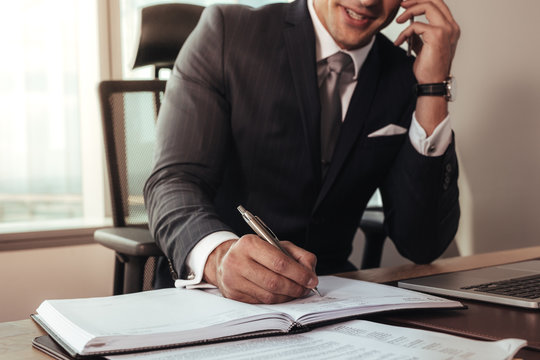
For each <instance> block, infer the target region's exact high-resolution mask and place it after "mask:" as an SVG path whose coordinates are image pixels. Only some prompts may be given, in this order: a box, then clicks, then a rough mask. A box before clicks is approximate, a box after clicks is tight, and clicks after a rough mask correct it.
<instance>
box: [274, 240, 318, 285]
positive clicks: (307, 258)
mask: <svg viewBox="0 0 540 360" xmlns="http://www.w3.org/2000/svg"><path fill="white" fill-rule="evenodd" d="M281 245H282V246H283V247H284V248H286V249H287V251H288V252H289V254H291V255H292V257H293V258H294V259H295V260H296V261H297V262H299V263H300V264H302V265H304V266H305V267H307V268H308V269H311V270H312V271H313V272H314V273H315V267H316V266H317V257H316V256H315V254H313V253H310V252H309V251H306V250H304V249H302V248H301V247H298V246H296V245H294V244H293V243H291V242H289V241H282V242H281ZM315 286H316V284H315Z"/></svg>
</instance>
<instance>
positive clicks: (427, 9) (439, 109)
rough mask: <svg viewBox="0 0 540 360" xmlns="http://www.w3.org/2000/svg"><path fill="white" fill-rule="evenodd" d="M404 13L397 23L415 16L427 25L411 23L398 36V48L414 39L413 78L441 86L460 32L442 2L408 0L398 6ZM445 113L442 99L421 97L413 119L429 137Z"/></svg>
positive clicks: (445, 106) (420, 82)
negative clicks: (414, 59) (422, 18)
mask: <svg viewBox="0 0 540 360" xmlns="http://www.w3.org/2000/svg"><path fill="white" fill-rule="evenodd" d="M401 6H402V7H403V8H405V12H403V14H401V15H400V16H399V17H398V18H397V19H396V21H397V22H398V23H404V22H406V21H408V20H409V19H412V18H413V17H414V16H420V15H425V17H426V19H427V20H428V23H427V24H425V23H422V22H413V23H412V24H411V25H409V26H408V27H407V28H406V29H405V30H403V31H402V32H401V34H399V36H398V38H397V39H396V41H395V44H396V45H397V46H400V45H401V44H403V43H404V42H405V41H406V40H407V38H409V37H411V36H412V38H413V50H414V52H415V53H416V55H417V57H416V61H415V62H414V67H413V70H414V75H415V76H416V79H417V80H418V83H419V84H429V83H440V82H443V81H444V80H446V78H447V77H448V76H449V75H450V69H451V67H452V60H453V59H454V54H455V53H456V47H457V43H458V39H459V36H460V29H459V26H458V24H457V23H456V21H455V20H454V18H453V16H452V13H451V12H450V9H448V6H446V4H445V3H444V1H443V0H407V1H403V2H402V3H401ZM447 114H448V106H447V103H446V100H445V99H444V98H442V97H431V96H423V97H420V98H419V99H418V103H417V107H416V118H417V120H418V122H419V123H420V125H422V127H423V128H424V130H426V133H427V135H428V136H429V135H431V133H432V132H433V130H434V129H435V128H436V127H437V125H438V124H439V123H440V122H441V121H442V120H444V118H445V117H446V115H447Z"/></svg>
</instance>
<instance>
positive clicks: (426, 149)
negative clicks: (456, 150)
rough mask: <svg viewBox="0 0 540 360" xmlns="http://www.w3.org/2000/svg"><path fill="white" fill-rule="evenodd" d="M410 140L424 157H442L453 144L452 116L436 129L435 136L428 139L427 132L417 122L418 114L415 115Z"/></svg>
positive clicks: (447, 117) (448, 116) (432, 135)
mask: <svg viewBox="0 0 540 360" xmlns="http://www.w3.org/2000/svg"><path fill="white" fill-rule="evenodd" d="M409 139H410V140H411V144H412V146H413V147H414V148H415V149H416V151H418V153H420V154H422V155H424V156H441V155H443V154H444V153H445V151H446V149H447V148H448V146H449V145H450V143H451V142H452V126H451V125H450V115H447V116H446V118H445V119H444V120H443V121H442V122H441V123H440V124H439V125H437V127H436V128H435V131H433V134H431V136H430V137H427V134H426V131H425V130H424V128H422V126H420V124H419V123H418V120H416V112H414V113H413V116H412V122H411V128H410V129H409Z"/></svg>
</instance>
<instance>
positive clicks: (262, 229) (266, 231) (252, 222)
mask: <svg viewBox="0 0 540 360" xmlns="http://www.w3.org/2000/svg"><path fill="white" fill-rule="evenodd" d="M237 209H238V211H240V214H242V217H243V218H244V220H245V221H246V223H247V224H248V225H249V227H250V228H252V229H253V231H255V233H257V235H259V236H260V237H261V239H263V240H265V241H267V242H269V243H270V244H272V245H274V246H275V247H277V248H278V249H279V250H281V252H282V253H284V254H285V255H287V256H288V257H290V258H291V259H294V258H293V257H292V255H291V254H290V253H289V252H288V251H287V250H286V249H285V248H284V247H283V246H281V244H280V241H279V239H278V238H277V236H276V234H274V232H273V231H272V230H270V228H269V227H268V226H266V224H265V223H264V222H263V221H262V220H261V219H260V218H259V217H258V216H255V215H253V214H252V213H250V212H249V211H247V210H246V209H244V207H243V206H242V205H240V206H238V207H237ZM295 261H296V260H295ZM311 290H313V292H315V293H316V294H317V295H319V296H322V295H321V293H320V292H319V290H317V287H314V288H313V289H311Z"/></svg>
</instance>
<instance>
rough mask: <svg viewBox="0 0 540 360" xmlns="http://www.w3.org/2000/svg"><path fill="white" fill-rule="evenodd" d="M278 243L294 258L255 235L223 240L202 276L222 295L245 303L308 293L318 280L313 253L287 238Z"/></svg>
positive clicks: (288, 298)
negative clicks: (217, 288)
mask: <svg viewBox="0 0 540 360" xmlns="http://www.w3.org/2000/svg"><path fill="white" fill-rule="evenodd" d="M281 245H283V247H285V248H286V249H287V251H288V252H289V253H290V254H291V255H292V256H293V257H294V259H291V258H289V257H288V256H287V255H285V254H283V253H282V252H281V251H280V250H279V249H277V248H276V247H274V246H272V245H271V244H269V243H267V242H266V241H264V240H262V239H260V238H259V237H258V236H256V235H244V236H242V237H241V238H240V239H238V240H230V241H226V242H224V243H223V244H221V245H219V246H218V247H217V248H216V249H215V250H214V251H213V252H212V253H211V254H210V256H209V257H208V260H207V261H206V266H205V268H204V280H205V281H206V282H208V283H211V284H213V285H216V286H217V287H219V289H220V290H221V293H222V294H223V296H225V297H228V298H231V299H234V300H239V301H243V302H247V303H265V304H272V303H280V302H285V301H289V300H292V299H295V298H298V297H302V296H304V295H307V294H308V293H309V292H310V291H311V290H310V289H313V288H314V287H315V286H317V284H318V279H317V275H316V274H315V265H316V263H317V259H316V257H315V255H313V254H312V253H310V252H308V251H305V250H304V249H302V248H299V247H297V246H295V245H294V244H292V243H290V242H288V241H282V242H281ZM295 260H296V261H295Z"/></svg>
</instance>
